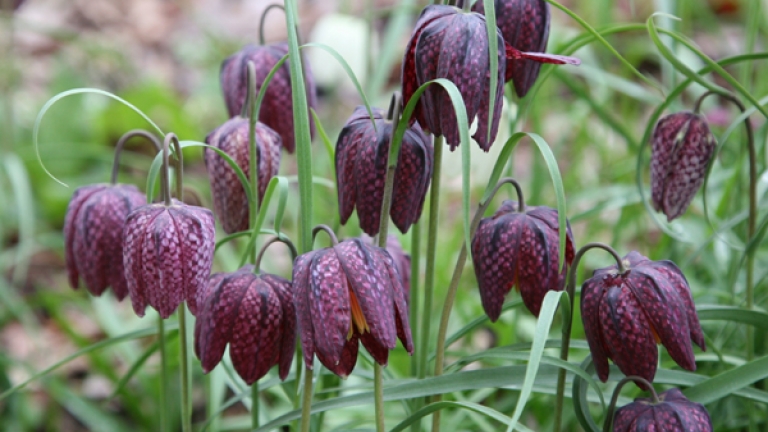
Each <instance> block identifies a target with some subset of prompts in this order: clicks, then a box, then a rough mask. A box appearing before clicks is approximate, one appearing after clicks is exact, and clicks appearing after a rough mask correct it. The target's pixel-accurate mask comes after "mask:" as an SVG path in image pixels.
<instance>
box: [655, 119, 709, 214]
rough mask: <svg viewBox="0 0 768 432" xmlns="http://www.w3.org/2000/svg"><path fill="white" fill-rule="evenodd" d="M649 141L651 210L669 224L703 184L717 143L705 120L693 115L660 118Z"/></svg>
mask: <svg viewBox="0 0 768 432" xmlns="http://www.w3.org/2000/svg"><path fill="white" fill-rule="evenodd" d="M651 139H652V147H651V200H652V202H653V208H654V209H656V211H659V212H662V213H664V214H665V215H667V220H668V221H672V220H673V219H675V218H676V217H678V216H680V215H682V214H683V213H685V210H686V209H687V208H688V205H689V204H690V203H691V201H692V200H693V197H694V195H696V192H697V191H698V190H699V188H700V187H701V185H702V183H704V177H705V176H706V173H707V166H708V165H709V161H710V159H712V155H713V153H714V150H715V147H716V145H717V141H716V139H715V136H714V134H712V132H711V131H710V130H709V125H707V121H706V120H705V119H704V117H703V116H701V115H699V114H694V113H692V112H680V113H676V114H670V115H668V116H666V117H663V118H661V119H660V120H659V122H658V123H657V124H656V128H655V129H654V130H653V137H652V138H651Z"/></svg>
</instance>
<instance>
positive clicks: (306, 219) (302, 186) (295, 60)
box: [284, 0, 373, 253]
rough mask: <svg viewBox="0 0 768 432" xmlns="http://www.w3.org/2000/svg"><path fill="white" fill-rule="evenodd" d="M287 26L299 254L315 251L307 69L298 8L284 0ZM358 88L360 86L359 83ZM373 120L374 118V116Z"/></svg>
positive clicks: (292, 1) (293, 3)
mask: <svg viewBox="0 0 768 432" xmlns="http://www.w3.org/2000/svg"><path fill="white" fill-rule="evenodd" d="M284 6H285V25H286V28H287V29H288V53H289V54H290V58H289V59H288V60H289V64H290V70H291V98H292V101H293V127H294V135H295V136H296V159H297V165H298V171H299V172H298V175H299V244H298V248H299V253H305V252H309V251H310V250H312V215H313V211H312V137H311V135H310V131H309V104H308V103H307V90H306V83H305V81H304V67H303V65H302V61H301V56H300V54H299V35H298V16H299V14H298V6H297V5H296V0H285V2H284ZM358 86H359V83H358ZM371 117H373V116H372V115H371Z"/></svg>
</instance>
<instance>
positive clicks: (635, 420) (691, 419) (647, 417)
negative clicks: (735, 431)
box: [613, 388, 712, 432]
mask: <svg viewBox="0 0 768 432" xmlns="http://www.w3.org/2000/svg"><path fill="white" fill-rule="evenodd" d="M613 430H614V431H615V432H642V431H665V432H712V420H711V419H710V418H709V413H708V412H707V410H706V409H705V408H704V406H703V405H702V404H699V403H695V402H691V401H690V400H688V398H686V397H685V396H684V395H683V393H682V392H681V391H680V390H679V389H676V388H672V389H669V390H667V391H665V392H662V393H661V394H659V403H658V404H654V403H653V402H652V401H651V399H649V398H637V399H635V401H634V402H632V403H631V404H629V405H625V406H623V407H621V408H619V409H618V410H616V415H615V416H614V420H613Z"/></svg>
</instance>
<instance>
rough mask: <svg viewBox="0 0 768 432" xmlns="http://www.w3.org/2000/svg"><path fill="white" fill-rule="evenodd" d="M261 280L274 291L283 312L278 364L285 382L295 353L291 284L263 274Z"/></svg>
mask: <svg viewBox="0 0 768 432" xmlns="http://www.w3.org/2000/svg"><path fill="white" fill-rule="evenodd" d="M261 278H262V280H264V282H266V283H268V284H269V285H270V286H271V287H272V289H273V290H274V291H275V293H276V294H277V296H278V298H279V299H280V305H281V308H282V310H283V319H282V321H281V332H282V337H281V338H280V347H279V352H280V354H279V358H278V364H279V368H280V371H279V372H280V379H282V380H285V378H286V377H287V376H288V372H290V370H291V362H292V361H293V353H294V352H295V351H296V308H295V306H294V304H293V297H292V294H291V291H292V286H291V282H289V281H287V280H285V279H283V278H281V277H279V276H275V275H271V274H263V275H262V276H261Z"/></svg>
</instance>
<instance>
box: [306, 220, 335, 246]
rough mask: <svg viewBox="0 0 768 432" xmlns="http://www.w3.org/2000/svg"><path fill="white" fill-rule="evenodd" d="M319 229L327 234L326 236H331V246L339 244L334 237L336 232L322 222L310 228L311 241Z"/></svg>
mask: <svg viewBox="0 0 768 432" xmlns="http://www.w3.org/2000/svg"><path fill="white" fill-rule="evenodd" d="M320 231H325V232H326V233H327V234H328V237H330V238H331V244H332V245H333V246H336V245H337V244H339V239H338V238H336V234H335V233H334V232H333V230H332V229H331V227H329V226H328V225H323V224H320V225H318V226H316V227H315V228H314V229H313V230H312V241H315V237H317V233H319V232H320Z"/></svg>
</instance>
